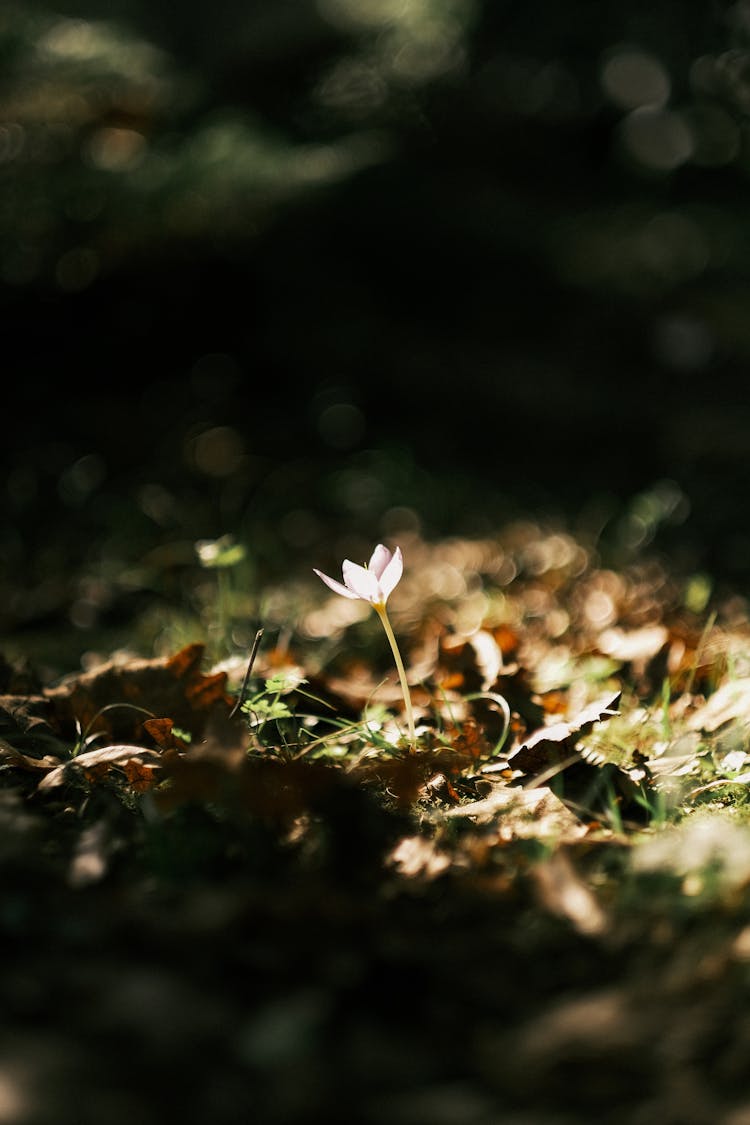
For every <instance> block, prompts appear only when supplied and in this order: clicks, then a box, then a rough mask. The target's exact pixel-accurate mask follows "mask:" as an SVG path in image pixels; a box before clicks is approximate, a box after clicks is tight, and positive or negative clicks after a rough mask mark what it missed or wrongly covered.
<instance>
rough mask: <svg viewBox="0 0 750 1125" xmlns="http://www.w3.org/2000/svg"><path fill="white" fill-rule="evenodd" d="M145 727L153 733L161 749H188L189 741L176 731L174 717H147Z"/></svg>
mask: <svg viewBox="0 0 750 1125" xmlns="http://www.w3.org/2000/svg"><path fill="white" fill-rule="evenodd" d="M143 729H144V730H145V731H146V732H147V733H148V734H150V735H151V737H152V738H153V740H154V742H155V743H156V745H157V746H158V747H159V749H160V750H181V751H184V750H187V749H188V745H189V744H188V743H187V742H185V740H184V739H183V738H180V737H179V736H178V735H176V734H175V733H174V721H173V720H172V719H146V720H145V722H144V723H143Z"/></svg>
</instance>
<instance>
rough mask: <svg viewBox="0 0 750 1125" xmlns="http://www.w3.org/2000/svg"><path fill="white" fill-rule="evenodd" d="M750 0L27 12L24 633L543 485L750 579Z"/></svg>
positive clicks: (380, 2) (451, 526)
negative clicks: (202, 555) (198, 544)
mask: <svg viewBox="0 0 750 1125" xmlns="http://www.w3.org/2000/svg"><path fill="white" fill-rule="evenodd" d="M749 127H750V4H748V3H746V2H732V3H729V2H727V3H724V2H706V3H703V4H695V5H684V4H679V3H676V2H669V0H661V2H659V3H656V4H654V3H652V2H646V0H640V2H636V3H628V4H625V3H623V2H622V0H617V2H615V0H597V2H596V3H593V2H592V0H572V2H570V3H567V4H565V5H560V4H556V3H553V2H552V0H537V2H533V0H532V2H528V0H525V2H523V3H521V2H507V0H243V2H242V3H240V2H239V0H214V3H212V4H211V5H210V6H209V7H208V8H207V7H206V6H205V5H203V4H197V3H194V2H192V0H185V2H183V3H181V4H180V5H179V6H174V5H158V4H154V3H152V2H151V0H109V2H107V3H106V4H105V3H104V2H103V0H88V2H87V0H59V2H58V3H56V4H55V5H54V6H48V5H47V4H43V3H27V4H25V5H18V4H2V5H0V306H1V308H2V345H3V356H2V361H3V362H2V373H3V379H2V404H3V411H2V418H3V426H2V435H1V437H2V440H1V441H0V459H1V461H2V479H1V480H0V488H1V493H2V513H3V518H2V525H1V526H0V561H1V563H2V569H1V570H0V595H1V597H0V603H1V608H0V634H2V635H8V634H11V633H12V634H13V635H18V633H19V631H23V630H35V629H40V628H43V627H51V628H65V629H67V630H69V631H70V630H72V631H73V633H76V632H78V633H81V642H80V643H81V647H83V646H84V645H85V643H86V638H85V636H84V634H85V633H86V631H87V630H91V629H94V628H96V627H98V626H99V625H101V624H103V623H106V622H107V621H109V620H122V621H126V620H127V617H128V614H129V613H130V612H131V610H132V609H133V608H134V607H135V606H137V605H140V604H141V601H142V599H143V598H146V597H148V596H150V595H152V594H158V596H160V597H164V598H165V599H166V600H167V601H169V599H170V597H171V598H172V599H173V600H179V597H180V589H181V587H180V579H179V575H180V574H181V573H182V572H183V571H184V572H189V571H190V569H191V567H193V568H194V566H195V551H194V544H195V541H196V540H198V539H204V538H209V539H210V538H213V537H219V536H222V535H224V534H230V535H233V536H235V537H236V538H237V539H238V540H239V541H241V542H242V543H243V544H245V545H246V546H247V548H248V551H249V556H250V558H251V560H252V565H253V568H254V570H253V574H254V578H255V580H257V581H258V582H263V581H266V580H268V578H269V577H276V578H278V577H279V576H280V575H281V576H283V574H284V573H287V572H288V573H303V572H304V573H305V574H308V573H309V570H310V567H311V565H324V566H326V567H328V566H330V565H333V560H334V559H335V558H336V557H337V552H338V551H339V549H343V548H344V547H346V546H350V545H351V544H352V543H355V544H358V543H359V540H360V539H361V542H362V543H363V544H364V543H367V544H371V543H372V542H373V541H375V540H377V539H378V538H383V537H390V538H392V537H394V536H398V534H399V533H400V532H405V531H415V530H416V531H419V530H421V531H422V533H424V534H425V535H443V534H485V533H487V532H489V531H491V530H492V529H494V528H496V527H498V526H499V525H500V524H501V523H502V522H503V521H504V520H508V519H515V518H518V517H519V516H524V515H531V516H533V517H536V516H537V514H539V515H541V516H544V517H545V518H547V517H550V518H558V519H560V520H563V521H568V522H570V524H571V525H572V526H573V527H574V529H575V528H578V529H580V530H581V531H582V533H586V534H588V535H590V536H594V537H596V536H599V537H600V538H601V539H602V542H605V541H606V542H608V543H609V545H610V548H611V549H612V550H614V551H615V557H616V552H617V551H618V550H619V551H620V553H621V556H622V557H624V556H626V555H627V553H628V552H632V551H637V550H640V549H642V548H643V547H644V546H649V545H650V544H651V543H652V541H653V543H654V544H655V545H657V544H658V545H659V546H660V547H661V548H662V549H664V550H667V551H670V552H672V553H673V556H674V559H675V565H679V566H681V567H683V568H686V569H688V570H703V571H707V572H708V573H710V574H712V575H717V576H718V577H720V578H721V579H726V580H727V581H730V582H732V583H734V584H735V585H737V586H739V587H740V588H742V589H744V588H745V587H746V586H747V585H748V573H750V522H749V521H748V517H747V506H746V496H747V490H748V484H750V471H749V469H748V452H750V401H749V400H748V395H747V391H746V370H747V364H748V358H749V356H750V268H749V267H750V185H749V183H748V174H749V173H750V128H749Z"/></svg>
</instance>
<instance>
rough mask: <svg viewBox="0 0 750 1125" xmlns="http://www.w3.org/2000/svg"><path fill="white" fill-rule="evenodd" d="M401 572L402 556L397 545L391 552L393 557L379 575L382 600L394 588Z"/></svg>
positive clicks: (402, 566)
mask: <svg viewBox="0 0 750 1125" xmlns="http://www.w3.org/2000/svg"><path fill="white" fill-rule="evenodd" d="M403 573H404V556H403V555H402V554H401V548H400V547H397V548H396V550H395V551H394V552H393V557H392V558H391V560H390V561H389V563H388V565H387V566H386V568H385V570H384V571H383V572H382V574H381V575H380V589H381V590H382V592H383V601H385V599H386V598H387V597H388V596H389V595H390V594H392V593H393V591H394V590H395V589H396V587H397V586H398V584H399V582H400V581H401V575H402V574H403Z"/></svg>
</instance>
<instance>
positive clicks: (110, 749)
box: [37, 745, 161, 792]
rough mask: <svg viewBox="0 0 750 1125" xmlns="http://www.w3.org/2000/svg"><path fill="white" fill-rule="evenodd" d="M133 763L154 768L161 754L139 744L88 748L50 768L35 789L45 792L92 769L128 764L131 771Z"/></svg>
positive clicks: (122, 766) (121, 766) (157, 765)
mask: <svg viewBox="0 0 750 1125" xmlns="http://www.w3.org/2000/svg"><path fill="white" fill-rule="evenodd" d="M134 764H136V765H137V766H139V767H141V768H142V769H151V770H154V769H157V768H158V767H159V765H160V764H161V755H160V754H158V753H157V752H156V751H155V750H145V749H144V748H143V747H141V746H128V745H125V746H122V745H121V746H105V747H103V748H101V749H99V750H89V751H88V752H87V753H86V754H79V755H78V757H77V758H72V759H71V760H70V761H69V762H64V763H63V764H62V765H59V766H57V767H56V768H55V769H53V770H51V771H50V773H48V774H47V776H46V777H44V778H42V780H41V781H40V782H39V785H38V786H37V790H38V791H40V792H45V791H47V790H50V789H56V788H57V787H58V786H60V785H64V784H66V783H67V782H70V781H72V780H74V779H75V777H76V775H78V776H79V777H81V778H83V777H86V776H87V774H89V773H90V771H92V770H93V771H95V773H97V772H98V771H100V770H103V771H104V772H108V771H109V770H110V769H111V768H112V767H114V766H117V767H119V768H121V769H125V768H126V767H127V766H130V768H131V771H132V769H133V765H134Z"/></svg>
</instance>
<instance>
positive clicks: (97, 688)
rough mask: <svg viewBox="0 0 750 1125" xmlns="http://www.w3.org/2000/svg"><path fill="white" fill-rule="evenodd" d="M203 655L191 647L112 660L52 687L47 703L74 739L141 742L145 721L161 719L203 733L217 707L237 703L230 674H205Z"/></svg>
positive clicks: (197, 646) (198, 646) (200, 649)
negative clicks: (90, 736) (229, 687)
mask: <svg viewBox="0 0 750 1125" xmlns="http://www.w3.org/2000/svg"><path fill="white" fill-rule="evenodd" d="M203 651H204V647H203V645H201V644H191V645H187V646H186V647H185V648H183V649H181V650H180V651H179V652H178V653H176V654H175V655H174V656H172V657H170V658H168V659H164V658H156V659H152V660H151V659H150V660H147V659H140V658H133V659H131V660H128V661H126V662H122V661H111V662H109V663H107V664H104V665H102V666H101V667H98V668H95V669H94V670H93V671H91V672H85V673H83V674H82V675H80V676H74V677H70V678H68V679H67V680H65V681H64V682H63V683H62V684H60V685H59V686H58V687H55V688H51V689H48V690H47V691H45V693H44V695H45V699H47V700H48V701H49V702H50V703H51V704H52V706H53V708H54V714H55V716H56V717H57V718H58V720H59V721H60V723H61V725H63V726H64V727H66V728H67V730H68V731H69V733H70V735H71V737H72V736H74V735H75V733H76V732H77V729H78V728H80V730H83V731H86V732H89V733H92V732H94V731H95V732H96V733H102V734H106V735H108V736H109V737H110V738H112V739H115V740H117V741H120V742H124V741H136V740H138V739H140V738H142V737H143V726H144V722H145V720H146V719H149V718H158V717H161V716H166V717H168V718H170V719H171V720H172V721H173V723H174V724H175V725H176V726H178V727H183V728H184V729H185V730H188V731H190V732H191V733H192V734H193V735H199V734H200V733H201V731H202V730H203V728H204V726H205V724H206V721H207V719H208V717H209V715H210V714H212V713H213V711H214V710H215V709H218V710H223V711H229V710H230V709H231V707H232V706H233V703H234V700H233V698H232V697H231V696H230V695H229V694H228V693H227V692H226V690H225V689H226V678H227V677H226V673H225V672H217V673H213V674H209V675H204V674H203V673H202V672H201V670H200V665H201V661H202V658H203Z"/></svg>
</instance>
